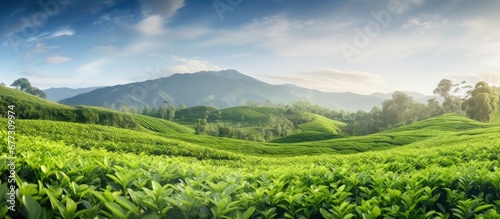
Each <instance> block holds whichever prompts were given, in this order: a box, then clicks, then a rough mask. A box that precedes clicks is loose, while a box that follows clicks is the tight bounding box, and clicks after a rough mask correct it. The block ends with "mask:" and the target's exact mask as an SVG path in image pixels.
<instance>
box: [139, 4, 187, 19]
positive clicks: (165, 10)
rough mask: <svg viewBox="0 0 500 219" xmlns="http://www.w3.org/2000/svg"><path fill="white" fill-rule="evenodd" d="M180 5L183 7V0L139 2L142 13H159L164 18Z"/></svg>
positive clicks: (173, 12) (172, 13)
mask: <svg viewBox="0 0 500 219" xmlns="http://www.w3.org/2000/svg"><path fill="white" fill-rule="evenodd" d="M182 7H184V0H143V1H142V4H141V9H142V13H143V14H145V15H152V14H153V15H160V16H162V17H163V18H166V19H168V18H170V17H171V16H173V15H174V14H175V12H176V11H177V10H179V9H180V8H182Z"/></svg>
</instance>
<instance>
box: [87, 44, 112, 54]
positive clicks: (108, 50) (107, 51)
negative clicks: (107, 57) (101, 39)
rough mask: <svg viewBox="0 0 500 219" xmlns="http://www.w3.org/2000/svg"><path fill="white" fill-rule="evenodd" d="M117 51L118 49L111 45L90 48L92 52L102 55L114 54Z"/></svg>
mask: <svg viewBox="0 0 500 219" xmlns="http://www.w3.org/2000/svg"><path fill="white" fill-rule="evenodd" d="M117 50H118V49H117V48H116V47H115V46H113V45H111V44H108V45H100V46H94V47H92V51H94V52H100V53H104V54H114V53H116V52H117Z"/></svg>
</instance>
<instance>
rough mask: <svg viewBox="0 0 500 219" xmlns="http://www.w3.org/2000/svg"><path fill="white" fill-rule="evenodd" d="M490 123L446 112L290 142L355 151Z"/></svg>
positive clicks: (426, 137)
mask: <svg viewBox="0 0 500 219" xmlns="http://www.w3.org/2000/svg"><path fill="white" fill-rule="evenodd" d="M492 126H495V125H494V124H487V123H481V122H477V121H474V120H471V119H468V118H465V117H463V116H460V115H455V114H446V115H441V116H437V117H434V118H430V119H427V120H424V121H420V122H417V123H414V124H411V125H407V126H402V127H399V128H395V129H391V130H388V131H385V132H381V133H376V134H372V135H367V136H359V137H357V136H355V137H346V138H340V139H332V140H326V141H316V142H303V143H296V144H290V145H309V146H318V147H320V146H322V147H327V148H335V149H336V150H338V151H339V152H340V153H355V152H363V151H369V150H382V149H388V148H392V147H398V146H403V145H408V144H411V143H414V142H418V141H422V140H426V139H431V138H441V137H443V136H447V135H449V134H450V133H457V132H461V131H465V132H464V133H467V132H472V131H474V130H477V129H479V130H480V131H481V130H485V129H481V128H488V127H492Z"/></svg>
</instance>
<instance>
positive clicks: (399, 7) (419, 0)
mask: <svg viewBox="0 0 500 219" xmlns="http://www.w3.org/2000/svg"><path fill="white" fill-rule="evenodd" d="M394 2H395V4H394V5H393V6H391V7H394V8H393V11H394V12H395V13H396V14H402V13H405V12H406V11H408V10H410V9H411V8H413V7H417V6H420V5H422V4H424V0H398V1H394Z"/></svg>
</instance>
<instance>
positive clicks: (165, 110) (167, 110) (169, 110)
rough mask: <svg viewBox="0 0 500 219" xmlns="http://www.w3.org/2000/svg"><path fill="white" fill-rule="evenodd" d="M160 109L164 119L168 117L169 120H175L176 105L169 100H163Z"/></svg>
mask: <svg viewBox="0 0 500 219" xmlns="http://www.w3.org/2000/svg"><path fill="white" fill-rule="evenodd" d="M159 111H160V116H161V118H162V119H167V120H169V121H172V120H174V117H175V105H173V104H170V103H169V102H168V101H163V106H161V107H160V110H159Z"/></svg>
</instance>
